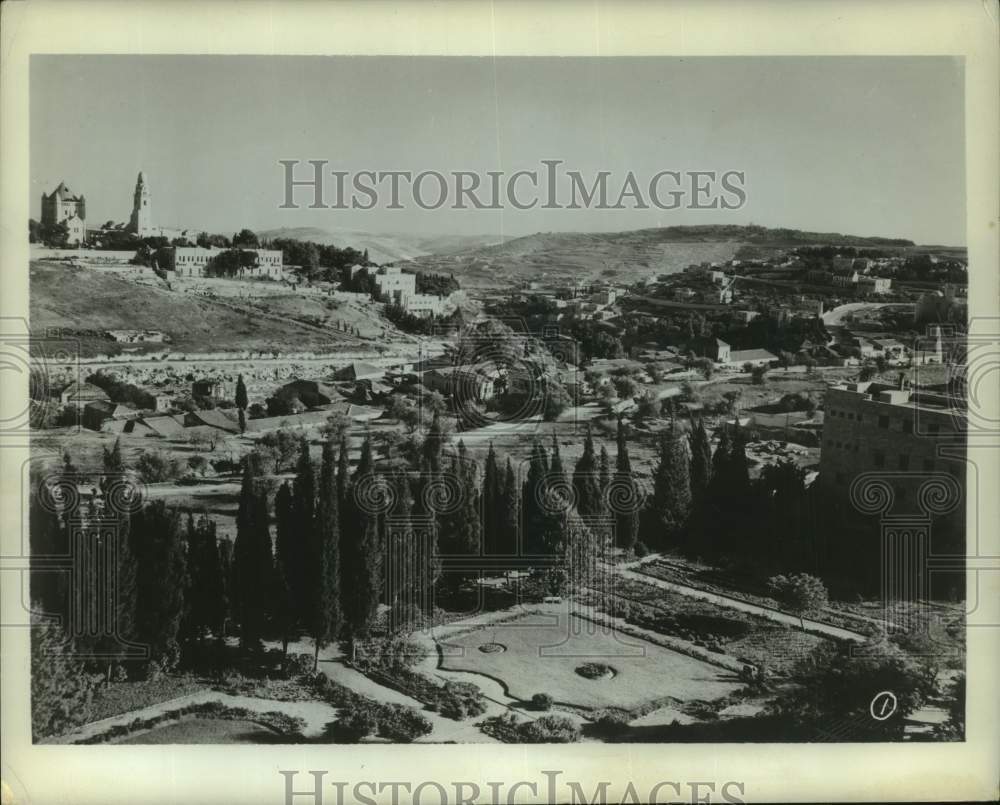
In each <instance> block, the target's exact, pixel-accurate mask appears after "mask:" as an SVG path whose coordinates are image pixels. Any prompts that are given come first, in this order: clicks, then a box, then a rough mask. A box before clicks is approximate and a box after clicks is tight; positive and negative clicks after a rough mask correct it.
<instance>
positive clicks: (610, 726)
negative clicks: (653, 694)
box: [594, 709, 632, 732]
mask: <svg viewBox="0 0 1000 805" xmlns="http://www.w3.org/2000/svg"><path fill="white" fill-rule="evenodd" d="M631 720H632V716H631V714H630V713H628V712H626V711H624V710H615V709H608V710H601V711H600V713H598V714H597V717H596V718H595V719H594V723H595V724H597V726H598V727H600V728H601V729H602V730H606V731H608V732H620V731H622V730H623V729H625V727H627V726H628V723H629V721H631Z"/></svg>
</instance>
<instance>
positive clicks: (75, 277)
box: [30, 261, 385, 356]
mask: <svg viewBox="0 0 1000 805" xmlns="http://www.w3.org/2000/svg"><path fill="white" fill-rule="evenodd" d="M30 282H31V286H30V287H31V290H30V313H31V327H32V330H33V331H34V332H42V331H45V330H47V329H49V328H69V329H73V330H96V331H104V330H114V329H122V330H130V329H150V330H162V331H163V332H166V333H167V334H169V335H170V337H171V338H172V345H171V346H172V348H174V349H177V350H179V351H181V350H183V351H189V352H215V351H226V350H276V349H277V350H285V351H288V350H296V351H299V350H317V351H329V350H332V349H336V348H338V347H340V348H342V347H344V346H356V345H358V344H359V339H357V338H354V337H351V336H348V335H346V334H341V333H338V332H336V330H335V329H333V328H331V327H326V326H317V325H316V324H311V323H308V318H311V319H313V320H314V321H317V320H318V314H319V311H318V310H313V309H309V310H308V311H307V312H306V314H305V315H304V316H302V318H301V320H299V321H296V320H294V319H293V318H290V313H291V308H290V305H289V304H288V303H287V302H285V301H284V300H283V297H285V296H288V295H289V294H287V293H285V294H276V295H275V296H273V297H270V298H269V299H268V300H267V303H258V304H256V305H255V304H253V303H249V302H246V301H242V300H240V299H238V298H236V297H230V298H227V299H222V298H220V299H210V298H207V297H206V296H203V295H197V294H194V293H190V292H187V291H184V290H168V289H167V288H166V287H165V286H162V285H161V286H157V285H154V284H151V283H145V284H144V283H139V282H135V281H131V280H129V279H125V278H122V277H120V276H116V275H115V274H113V273H110V272H107V271H102V270H101V269H95V268H81V267H74V266H72V265H67V264H64V263H54V262H46V261H32V262H31V264H30ZM301 303H302V304H303V305H304V304H305V303H306V300H305V299H302V300H301ZM299 306H300V305H296V307H299ZM307 306H308V307H310V308H313V307H317V305H315V304H313V305H307ZM266 308H271V309H270V310H268V309H266ZM293 315H294V314H293ZM326 315H327V317H328V319H332V320H336V319H337V318H338V317H339V318H342V319H345V320H349V321H350V323H351V325H352V326H354V325H355V324H358V325H359V326H361V325H362V324H363V322H361V321H358V320H356V316H353V315H352V314H350V313H349V312H348V310H347V308H346V307H344V308H341V309H336V310H329V311H327V313H326ZM306 317H308V318H306ZM382 324H385V323H384V322H382ZM361 331H362V333H363V334H365V335H369V336H370V337H375V336H377V335H378V333H379V328H378V327H376V326H375V322H374V321H373V322H372V323H371V324H369V326H367V327H366V326H362V327H361ZM361 343H364V344H365V345H370V344H371V342H369V341H365V342H361ZM82 348H83V352H84V355H85V356H89V355H94V354H97V353H105V354H107V353H115V352H119V351H120V345H116V344H114V343H113V342H111V341H108V340H106V339H103V338H100V337H85V338H83V339H82ZM146 349H147V351H161V350H162V349H163V345H157V344H150V345H148V347H147V348H146Z"/></svg>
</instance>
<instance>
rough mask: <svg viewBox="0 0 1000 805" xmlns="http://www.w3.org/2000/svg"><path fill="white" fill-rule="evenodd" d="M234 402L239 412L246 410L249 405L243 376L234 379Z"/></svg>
mask: <svg viewBox="0 0 1000 805" xmlns="http://www.w3.org/2000/svg"><path fill="white" fill-rule="evenodd" d="M234 402H235V403H236V407H237V408H239V409H240V411H241V412H242V411H245V410H246V408H247V405H248V403H249V399H248V398H247V387H246V383H244V382H243V375H240V376H239V377H237V378H236V399H235V400H234Z"/></svg>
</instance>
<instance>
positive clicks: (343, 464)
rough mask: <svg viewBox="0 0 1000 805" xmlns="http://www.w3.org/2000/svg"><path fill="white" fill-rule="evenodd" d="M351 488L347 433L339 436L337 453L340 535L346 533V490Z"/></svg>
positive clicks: (347, 510)
mask: <svg viewBox="0 0 1000 805" xmlns="http://www.w3.org/2000/svg"><path fill="white" fill-rule="evenodd" d="M350 486H351V458H350V445H349V443H348V441H347V433H346V432H343V431H342V432H341V434H340V448H339V450H338V452H337V512H338V513H339V515H340V533H341V534H343V533H345V531H346V526H347V522H346V519H345V518H346V517H347V516H348V514H349V506H348V501H347V494H348V490H349V489H350Z"/></svg>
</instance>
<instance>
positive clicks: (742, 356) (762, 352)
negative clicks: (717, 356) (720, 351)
mask: <svg viewBox="0 0 1000 805" xmlns="http://www.w3.org/2000/svg"><path fill="white" fill-rule="evenodd" d="M776 360H778V358H777V356H776V355H774V354H772V353H770V352H768V351H767V350H766V349H737V350H733V351H731V352H730V353H729V357H728V359H727V360H725V361H723V363H725V364H727V365H728V366H732V367H737V368H740V369H742V368H743V367H744V366H745V365H746V364H748V363H749V364H750V365H751V366H754V367H757V366H769V365H770V364H771V363H773V362H774V361H776Z"/></svg>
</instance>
